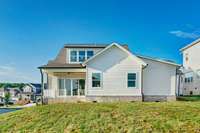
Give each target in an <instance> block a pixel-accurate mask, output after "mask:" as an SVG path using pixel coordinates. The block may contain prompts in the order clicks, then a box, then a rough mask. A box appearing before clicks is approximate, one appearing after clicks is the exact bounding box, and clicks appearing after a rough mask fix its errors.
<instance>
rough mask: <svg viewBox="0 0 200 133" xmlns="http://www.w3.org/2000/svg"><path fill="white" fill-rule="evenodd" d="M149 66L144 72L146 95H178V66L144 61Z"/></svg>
mask: <svg viewBox="0 0 200 133" xmlns="http://www.w3.org/2000/svg"><path fill="white" fill-rule="evenodd" d="M143 60H144V61H145V62H146V63H147V64H148V66H147V67H146V68H145V69H144V70H143V91H144V95H163V96H171V95H173V96H174V95H175V93H176V86H177V85H176V66H173V65H169V64H165V63H161V62H157V61H153V60H150V59H143Z"/></svg>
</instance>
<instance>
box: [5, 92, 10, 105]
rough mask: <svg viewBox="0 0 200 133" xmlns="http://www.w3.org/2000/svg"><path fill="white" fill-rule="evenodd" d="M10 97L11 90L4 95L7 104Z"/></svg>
mask: <svg viewBox="0 0 200 133" xmlns="http://www.w3.org/2000/svg"><path fill="white" fill-rule="evenodd" d="M10 97H11V95H10V92H6V93H5V97H4V100H5V104H6V106H8V104H9V101H10Z"/></svg>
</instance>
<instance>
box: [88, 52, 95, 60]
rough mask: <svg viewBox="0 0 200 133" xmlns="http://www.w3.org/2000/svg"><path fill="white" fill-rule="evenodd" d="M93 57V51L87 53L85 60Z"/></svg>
mask: <svg viewBox="0 0 200 133" xmlns="http://www.w3.org/2000/svg"><path fill="white" fill-rule="evenodd" d="M93 55H94V52H93V51H87V59H89V58H90V57H92V56H93Z"/></svg>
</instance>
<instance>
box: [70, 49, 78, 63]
mask: <svg viewBox="0 0 200 133" xmlns="http://www.w3.org/2000/svg"><path fill="white" fill-rule="evenodd" d="M70 61H71V62H77V51H71V52H70Z"/></svg>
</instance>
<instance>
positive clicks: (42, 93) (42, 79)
mask: <svg viewBox="0 0 200 133" xmlns="http://www.w3.org/2000/svg"><path fill="white" fill-rule="evenodd" d="M40 74H41V101H42V104H44V97H43V96H44V92H43V91H44V75H43V73H42V69H40Z"/></svg>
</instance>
